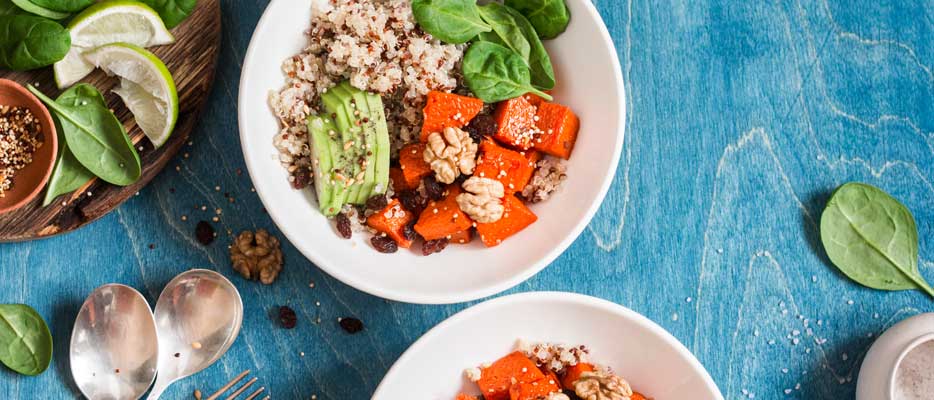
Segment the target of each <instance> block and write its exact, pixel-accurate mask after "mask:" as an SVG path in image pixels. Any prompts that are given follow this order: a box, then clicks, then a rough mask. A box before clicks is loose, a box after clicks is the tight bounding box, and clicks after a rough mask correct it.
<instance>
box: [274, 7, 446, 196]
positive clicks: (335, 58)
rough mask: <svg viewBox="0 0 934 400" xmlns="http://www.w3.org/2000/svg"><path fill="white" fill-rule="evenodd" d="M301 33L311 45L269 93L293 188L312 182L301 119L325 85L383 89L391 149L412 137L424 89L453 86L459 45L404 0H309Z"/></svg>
mask: <svg viewBox="0 0 934 400" xmlns="http://www.w3.org/2000/svg"><path fill="white" fill-rule="evenodd" d="M305 33H306V35H307V37H308V46H307V47H306V48H305V49H304V50H303V51H302V52H301V53H299V54H296V55H295V56H293V57H290V58H289V59H287V60H285V61H284V62H283V64H282V70H283V73H284V74H285V76H286V84H285V87H283V88H282V89H281V90H279V91H278V92H274V93H271V94H270V99H269V102H270V105H271V107H272V109H273V110H274V112H275V114H276V116H277V117H278V119H279V123H280V128H281V130H280V132H279V133H278V134H277V135H276V136H275V138H274V140H273V142H274V144H275V146H276V148H277V149H278V150H279V160H280V161H281V162H282V164H283V165H284V166H285V167H286V168H288V169H289V173H290V175H291V176H290V180H291V181H292V182H293V186H295V187H304V186H307V185H308V184H310V182H309V180H310V179H309V176H310V174H309V173H308V170H309V169H310V168H311V161H310V154H311V149H310V147H309V142H308V134H307V128H306V126H305V120H306V118H307V117H308V115H309V114H313V113H316V112H317V110H316V108H317V105H318V104H319V95H320V94H321V93H323V92H325V91H326V90H328V88H330V87H332V86H334V85H336V84H338V83H340V82H341V81H344V80H348V79H349V80H350V83H351V85H353V86H354V87H356V88H358V89H361V90H366V91H370V92H374V93H378V94H380V95H381V96H382V97H383V103H384V104H385V106H386V109H387V110H386V115H387V119H388V124H389V130H390V135H391V138H390V139H391V143H392V148H393V153H395V152H396V151H397V150H398V149H399V148H401V147H402V146H403V145H405V144H406V143H408V142H411V141H414V140H415V138H417V134H418V132H419V131H420V129H421V122H422V112H421V111H422V108H424V106H425V99H426V95H427V94H428V92H430V91H432V90H438V91H448V92H449V91H452V90H454V89H456V88H457V86H458V76H457V74H458V73H459V68H458V65H459V63H460V61H461V58H462V56H463V52H464V48H463V46H454V45H445V44H442V43H441V42H440V41H438V40H436V39H433V38H432V37H431V36H430V35H428V34H426V33H425V32H423V31H422V30H421V29H420V28H419V27H418V26H417V25H416V23H415V19H414V18H413V16H412V8H411V4H410V1H409V0H374V1H360V0H313V1H312V20H311V27H310V28H309V29H308V31H306V32H305Z"/></svg>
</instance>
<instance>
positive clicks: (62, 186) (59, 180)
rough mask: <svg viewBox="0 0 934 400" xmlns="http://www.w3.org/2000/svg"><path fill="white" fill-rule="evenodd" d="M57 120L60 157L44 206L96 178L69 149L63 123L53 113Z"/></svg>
mask: <svg viewBox="0 0 934 400" xmlns="http://www.w3.org/2000/svg"><path fill="white" fill-rule="evenodd" d="M52 119H53V120H55V128H56V131H57V133H58V158H57V160H56V161H55V169H54V170H52V177H51V178H49V184H48V186H47V187H46V189H45V198H44V199H43V200H42V206H43V207H45V206H47V205H49V204H52V202H53V201H55V199H56V198H57V197H58V196H61V195H63V194H65V193H71V192H73V191H75V190H77V189H78V188H80V187H81V186H84V184H85V183H87V182H88V181H90V180H91V179H93V178H94V174H92V173H91V171H88V169H87V168H85V167H84V166H83V165H81V163H80V162H78V159H77V158H75V155H74V154H72V153H71V150H69V149H68V142H67V140H65V134H64V132H62V131H63V129H62V124H61V122H60V121H59V120H58V116H57V115H56V114H54V113H53V114H52Z"/></svg>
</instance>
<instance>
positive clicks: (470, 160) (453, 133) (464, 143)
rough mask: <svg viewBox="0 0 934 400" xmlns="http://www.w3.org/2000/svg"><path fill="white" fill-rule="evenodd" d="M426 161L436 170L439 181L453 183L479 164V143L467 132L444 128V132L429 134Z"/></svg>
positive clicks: (471, 171)
mask: <svg viewBox="0 0 934 400" xmlns="http://www.w3.org/2000/svg"><path fill="white" fill-rule="evenodd" d="M425 162H426V163H428V164H429V165H431V170H432V171H435V178H437V179H438V182H442V183H453V182H454V180H456V179H457V177H458V176H460V175H461V174H464V175H467V174H471V173H473V170H474V168H475V167H476V166H477V144H476V143H474V141H473V139H471V138H470V135H469V134H468V133H467V132H464V131H462V130H460V129H457V128H452V127H448V128H444V132H443V133H438V132H434V133H432V134H431V135H428V147H426V148H425Z"/></svg>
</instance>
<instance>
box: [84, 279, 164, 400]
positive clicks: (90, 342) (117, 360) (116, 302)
mask: <svg viewBox="0 0 934 400" xmlns="http://www.w3.org/2000/svg"><path fill="white" fill-rule="evenodd" d="M158 357H159V341H158V339H157V337H156V324H155V320H154V319H153V315H152V311H151V310H150V309H149V303H147V302H146V299H145V298H144V297H143V295H141V294H140V293H139V292H137V291H136V289H133V288H131V287H129V286H124V285H118V284H110V285H104V286H101V287H99V288H97V289H95V290H94V292H92V293H91V295H90V296H88V298H87V300H85V301H84V304H83V305H82V306H81V310H80V311H79V312H78V318H77V319H76V320H75V327H74V329H73V330H72V331H71V347H70V361H71V375H72V377H74V379H75V383H76V384H77V385H78V389H80V390H81V393H83V394H84V395H85V396H86V397H87V398H88V399H91V400H97V399H114V400H124V399H133V400H135V399H138V398H140V397H142V395H143V394H144V393H146V390H147V389H149V386H150V385H152V382H153V379H154V378H155V377H156V366H157V365H158Z"/></svg>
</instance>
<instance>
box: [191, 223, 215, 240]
mask: <svg viewBox="0 0 934 400" xmlns="http://www.w3.org/2000/svg"><path fill="white" fill-rule="evenodd" d="M195 238H196V239H198V243H201V244H203V245H205V246H207V245H209V244H211V243H213V242H214V227H213V226H211V224H210V223H208V221H198V225H197V226H195Z"/></svg>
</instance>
